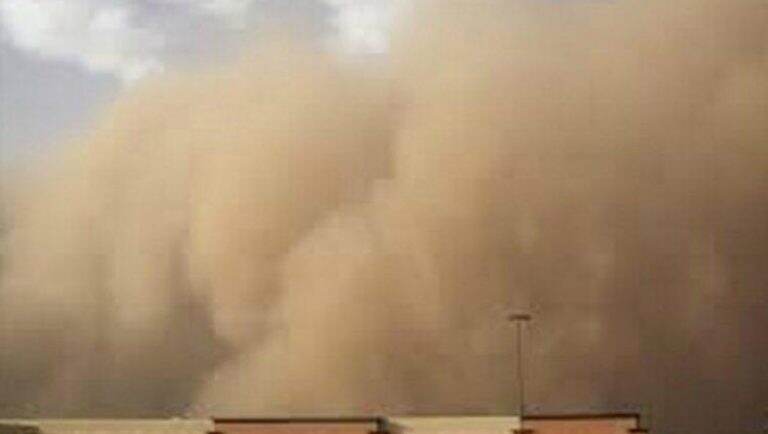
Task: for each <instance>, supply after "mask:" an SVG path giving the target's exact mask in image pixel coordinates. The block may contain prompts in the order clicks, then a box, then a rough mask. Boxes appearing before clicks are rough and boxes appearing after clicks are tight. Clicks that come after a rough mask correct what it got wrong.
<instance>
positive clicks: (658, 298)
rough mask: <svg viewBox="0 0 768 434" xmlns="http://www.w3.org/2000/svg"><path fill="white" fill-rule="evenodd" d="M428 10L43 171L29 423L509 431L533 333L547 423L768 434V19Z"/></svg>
mask: <svg viewBox="0 0 768 434" xmlns="http://www.w3.org/2000/svg"><path fill="white" fill-rule="evenodd" d="M411 9H412V10H410V12H409V14H408V15H403V16H402V17H401V20H400V21H399V22H398V24H397V26H396V29H395V33H394V36H393V41H392V52H391V53H390V54H389V55H388V57H387V58H372V59H363V60H360V59H357V60H354V61H351V60H350V59H340V58H339V57H338V56H336V55H332V54H328V53H322V52H318V51H317V50H314V49H311V48H308V47H307V46H305V45H303V44H301V43H294V42H286V40H284V39H283V40H281V41H280V42H274V41H273V42H268V43H264V44H262V45H261V46H260V47H258V48H257V49H255V50H254V52H253V53H251V55H249V56H248V57H247V58H246V59H244V60H243V61H241V62H240V63H238V64H236V65H230V66H222V67H217V68H212V69H210V70H206V71H198V72H186V73H178V74H175V75H173V74H169V76H168V77H165V78H163V79H162V80H160V81H156V82H152V83H146V84H144V85H142V86H141V87H140V88H139V89H137V90H135V91H133V92H131V93H130V94H129V95H126V96H125V97H124V98H123V99H121V100H120V101H119V102H118V103H117V104H116V105H115V107H113V108H112V109H111V111H110V112H109V113H108V114H106V115H105V116H104V119H103V121H102V122H101V125H100V127H99V128H96V129H94V130H93V131H92V132H91V133H90V134H88V136H87V137H83V138H81V139H80V140H78V141H76V143H72V144H71V145H70V146H67V147H63V151H62V153H61V154H62V155H59V156H57V157H52V158H50V161H46V162H41V163H40V167H37V168H34V170H27V171H26V173H27V175H25V174H24V173H20V174H18V176H16V177H15V178H16V179H14V182H13V187H14V188H13V189H12V192H11V193H9V194H6V195H5V198H4V199H7V200H5V201H4V204H3V206H4V208H3V209H5V210H6V211H7V212H6V214H7V217H6V219H5V221H7V222H8V223H7V224H6V225H5V226H3V227H4V228H5V233H4V234H3V238H2V246H3V252H2V256H1V257H2V261H3V262H2V268H1V269H0V272H1V273H2V275H1V278H2V283H1V284H0V285H1V286H0V300H1V301H0V325H1V326H2V327H0V346H1V347H2V351H1V352H0V390H2V391H3V392H2V393H0V408H2V409H3V410H2V412H3V414H8V415H14V416H16V415H19V414H22V413H23V414H28V413H30V412H31V413H34V414H45V415H79V416H93V415H133V416H136V415H157V414H178V413H182V412H186V413H188V414H203V415H209V414H214V415H217V416H221V415H241V416H242V415H288V414H290V415H311V414H324V415H328V414H361V413H362V414H368V413H382V414H393V413H397V414H403V413H411V414H423V413H430V414H436V413H441V414H453V413H461V414H466V413H510V412H512V411H513V409H514V408H515V404H516V400H517V396H516V394H515V383H514V375H513V374H514V372H515V370H514V368H515V366H514V362H513V361H514V358H513V355H514V335H513V334H512V333H511V329H510V326H509V324H507V323H505V316H506V314H507V313H508V312H510V311H514V310H526V311H530V312H531V313H532V314H533V315H534V321H533V322H532V323H531V325H530V328H529V333H528V335H527V337H528V339H529V342H528V343H529V345H528V348H530V351H529V352H528V354H527V356H526V360H527V372H528V375H529V376H530V380H529V384H530V391H529V395H530V397H529V402H530V406H529V410H532V411H538V412H556V411H598V410H603V411H617V410H633V411H641V412H642V413H643V414H644V415H645V416H647V417H648V421H647V422H648V424H650V425H651V426H652V428H654V429H655V430H657V431H663V432H667V433H689V432H713V433H714V432H751V431H756V430H757V427H759V426H760V423H761V417H762V416H763V411H764V409H763V408H761V405H765V402H767V400H768V372H767V371H766V367H765V366H766V365H765V360H766V359H768V334H766V333H765V330H766V326H768V316H766V308H767V307H768V293H766V289H765V288H766V283H768V278H767V277H766V274H765V271H764V270H763V266H764V265H765V258H766V257H768V148H766V146H767V145H768V4H766V3H765V2H763V1H760V0H738V1H732V0H731V1H725V0H678V1H674V2H667V1H661V0H649V1H644V2H630V1H621V2H542V1H493V0H482V1H473V2H466V1H439V2H437V1H435V2H429V1H422V2H416V3H414V4H413V7H412V8H411ZM30 173H31V174H32V175H29V174H30ZM30 403H31V404H32V405H33V406H30V405H29V404H30ZM692 415H695V417H694V416H692Z"/></svg>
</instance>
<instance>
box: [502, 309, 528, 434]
mask: <svg viewBox="0 0 768 434" xmlns="http://www.w3.org/2000/svg"><path fill="white" fill-rule="evenodd" d="M507 320H509V321H510V322H513V323H515V329H516V334H517V384H518V386H519V387H520V400H519V401H518V404H519V408H518V414H519V415H520V429H519V430H515V431H513V432H514V433H518V434H526V433H531V432H533V431H531V430H526V429H525V427H524V426H523V423H524V421H525V376H524V375H523V374H524V373H523V324H524V323H527V322H529V321H530V320H531V315H530V314H527V313H514V314H511V315H509V316H508V317H507Z"/></svg>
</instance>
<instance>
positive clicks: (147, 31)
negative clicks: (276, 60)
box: [0, 0, 254, 81]
mask: <svg viewBox="0 0 768 434" xmlns="http://www.w3.org/2000/svg"><path fill="white" fill-rule="evenodd" d="M253 2H254V0H155V1H135V0H2V1H0V23H1V24H2V26H3V28H4V30H5V33H6V35H7V36H8V37H9V38H10V40H11V41H12V42H13V43H14V44H15V45H16V46H17V47H19V48H21V49H23V50H26V51H29V52H32V53H35V54H36V55H38V56H40V57H42V58H46V59H52V60H64V61H74V62H77V63H79V64H81V65H82V66H84V67H86V68H87V69H89V70H91V71H94V72H105V73H110V74H114V75H115V76H117V77H119V78H121V79H123V80H125V81H132V80H136V79H138V78H141V77H144V76H146V75H147V74H150V73H153V72H156V71H160V70H162V69H163V64H164V61H165V54H167V53H165V50H166V48H167V45H168V40H169V39H171V38H183V37H185V36H188V35H176V34H173V30H172V27H173V26H170V25H168V23H169V22H175V21H179V20H181V21H183V20H185V19H186V20H192V19H193V18H191V17H192V15H200V14H203V15H206V16H210V17H211V18H214V20H213V21H214V22H210V21H209V22H208V24H210V25H211V26H224V27H227V26H237V25H242V23H243V17H244V16H245V15H246V11H247V9H248V8H249V6H250V5H251V4H252V3H253ZM163 4H165V5H172V6H174V7H175V9H174V12H173V13H174V14H176V15H177V16H174V17H161V19H158V18H157V17H156V15H157V13H158V11H159V10H160V7H159V6H162V5H163ZM174 20H175V21H174ZM191 27H195V26H191Z"/></svg>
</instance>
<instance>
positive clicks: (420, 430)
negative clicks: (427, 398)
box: [388, 416, 520, 434]
mask: <svg viewBox="0 0 768 434" xmlns="http://www.w3.org/2000/svg"><path fill="white" fill-rule="evenodd" d="M388 420H389V429H390V431H391V433H392V434H510V432H511V431H512V430H514V429H518V428H520V418H518V417H514V416H508V417H507V416H504V417H494V416H456V417H391V418H388Z"/></svg>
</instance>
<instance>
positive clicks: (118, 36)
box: [0, 0, 392, 163]
mask: <svg viewBox="0 0 768 434" xmlns="http://www.w3.org/2000/svg"><path fill="white" fill-rule="evenodd" d="M391 10H392V2H390V1H389V0H362V1H361V0H354V1H353V0H291V1H285V0H3V1H2V2H0V162H3V163H9V162H12V161H15V160H17V159H19V158H25V157H35V156H39V155H40V154H43V153H45V151H46V150H48V149H51V146H54V145H53V143H60V142H62V140H61V139H62V137H68V136H76V135H77V133H78V132H79V131H81V130H82V129H84V128H87V127H88V126H89V125H90V124H91V123H92V122H94V120H95V118H96V117H97V116H98V113H99V112H100V110H101V109H103V108H104V107H105V106H106V105H108V104H109V102H111V101H113V100H114V98H115V97H116V96H117V95H119V94H120V92H121V91H122V90H125V89H129V88H130V87H131V86H134V85H135V83H137V82H138V81H140V80H141V79H144V78H147V77H151V76H153V75H156V74H158V73H161V72H163V71H167V70H169V69H173V68H179V67H189V66H194V65H199V64H209V63H211V62H212V61H213V60H217V59H221V58H226V57H232V56H234V55H237V54H238V53H240V52H242V50H244V49H245V48H246V47H247V44H248V43H250V41H254V40H255V39H256V38H258V32H259V31H260V30H262V29H263V28H264V27H265V26H266V25H267V24H268V23H270V22H275V20H276V19H287V20H289V21H288V22H290V23H293V25H294V26H296V28H297V29H298V31H299V32H300V33H303V34H306V33H308V31H313V32H317V35H312V37H317V40H318V41H319V42H320V43H323V44H327V45H328V46H329V47H331V48H332V49H335V50H339V51H341V52H344V53H376V52H383V51H386V45H387V41H386V29H387V26H388V21H389V17H390V16H391ZM299 23H300V24H299ZM310 29H311V30H310Z"/></svg>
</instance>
